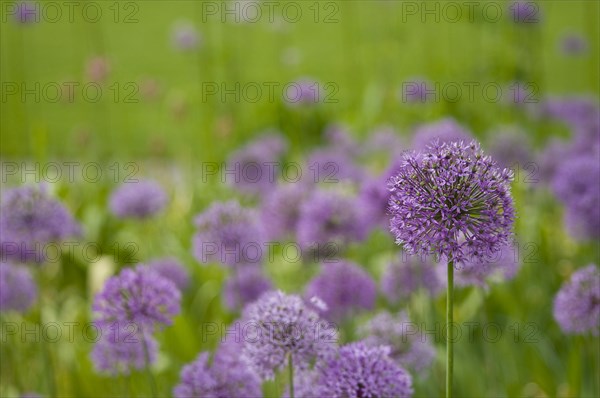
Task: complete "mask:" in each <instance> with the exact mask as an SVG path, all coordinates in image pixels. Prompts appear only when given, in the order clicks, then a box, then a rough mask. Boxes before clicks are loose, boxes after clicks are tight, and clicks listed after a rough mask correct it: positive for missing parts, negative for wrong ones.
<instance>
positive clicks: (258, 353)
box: [243, 291, 337, 379]
mask: <svg viewBox="0 0 600 398" xmlns="http://www.w3.org/2000/svg"><path fill="white" fill-rule="evenodd" d="M243 319H244V325H246V326H248V327H245V329H248V330H253V331H254V332H252V336H247V337H246V338H245V339H244V340H245V341H244V348H243V355H244V357H245V360H246V361H247V362H248V364H249V365H250V366H251V368H252V369H254V370H255V371H256V372H257V373H258V374H259V376H260V377H261V378H262V379H272V378H273V377H274V375H275V373H274V372H276V371H278V370H280V369H283V368H285V367H286V366H287V363H288V356H289V355H291V357H292V362H293V366H294V368H297V369H306V368H307V367H309V365H310V364H311V363H312V362H313V361H314V360H316V359H323V358H326V357H327V356H328V355H331V354H332V352H333V351H335V347H336V340H337V336H336V332H335V330H334V329H333V328H331V325H329V324H328V323H327V322H325V321H323V320H322V319H320V318H319V316H318V315H317V313H316V312H314V311H313V310H311V309H310V308H309V307H307V306H306V304H305V303H304V301H303V300H302V298H300V297H299V296H296V295H287V294H284V293H283V292H281V291H273V292H268V293H265V294H264V295H262V296H261V297H260V298H259V299H258V300H257V301H255V302H254V303H252V304H250V305H249V306H248V307H246V310H245V311H244V317H243Z"/></svg>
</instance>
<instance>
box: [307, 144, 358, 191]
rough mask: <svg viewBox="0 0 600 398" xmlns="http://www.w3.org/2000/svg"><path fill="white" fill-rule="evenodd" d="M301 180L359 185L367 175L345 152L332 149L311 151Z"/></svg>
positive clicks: (316, 182)
mask: <svg viewBox="0 0 600 398" xmlns="http://www.w3.org/2000/svg"><path fill="white" fill-rule="evenodd" d="M305 167H306V169H305V172H304V175H303V180H304V181H307V182H309V181H310V182H312V183H315V184H318V183H323V184H334V183H338V182H350V183H360V182H361V181H363V180H364V179H365V177H366V176H367V174H366V173H365V170H364V169H363V168H362V167H360V166H359V165H358V164H357V163H356V162H355V161H354V159H353V158H352V157H351V156H350V155H349V154H348V153H346V152H343V151H341V150H338V149H334V148H319V149H315V150H314V151H312V152H311V153H310V154H309V155H308V158H307V160H306V166H305Z"/></svg>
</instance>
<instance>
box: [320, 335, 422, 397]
mask: <svg viewBox="0 0 600 398" xmlns="http://www.w3.org/2000/svg"><path fill="white" fill-rule="evenodd" d="M389 353H390V350H389V348H388V347H384V346H378V347H371V346H369V345H368V344H366V343H365V342H363V341H359V342H356V343H351V344H347V345H345V346H343V347H341V348H340V349H339V353H338V355H337V356H336V357H335V358H333V359H331V360H329V361H328V362H327V364H326V365H325V366H323V369H322V371H321V375H320V378H319V381H318V387H317V388H318V393H319V394H318V396H321V397H331V398H343V397H398V398H404V397H410V396H412V393H413V389H412V378H411V377H410V375H409V374H408V372H406V371H405V370H404V369H403V368H402V367H400V366H399V365H398V364H397V363H396V362H394V361H393V360H392V359H391V358H390V357H389Z"/></svg>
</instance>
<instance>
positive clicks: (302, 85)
mask: <svg viewBox="0 0 600 398" xmlns="http://www.w3.org/2000/svg"><path fill="white" fill-rule="evenodd" d="M322 96H323V93H322V92H321V86H320V84H319V82H317V81H316V80H313V79H311V78H307V77H304V78H300V79H298V80H296V81H295V82H293V83H290V84H288V85H287V89H286V91H285V100H286V102H287V103H288V104H290V105H291V106H300V105H311V104H316V103H318V102H321V100H322Z"/></svg>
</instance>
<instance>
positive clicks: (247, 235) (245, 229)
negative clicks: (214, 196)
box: [194, 200, 263, 267]
mask: <svg viewBox="0 0 600 398" xmlns="http://www.w3.org/2000/svg"><path fill="white" fill-rule="evenodd" d="M256 218H257V217H256V214H255V212H254V211H253V210H251V209H247V208H244V207H242V206H240V204H239V202H237V201H234V200H232V201H229V202H222V203H220V202H215V203H213V204H212V205H211V206H210V207H209V208H208V209H206V210H205V211H204V212H203V213H201V214H199V215H198V216H197V217H196V219H195V221H194V222H195V224H196V227H197V228H198V230H197V231H196V234H195V235H194V256H195V257H196V259H197V260H198V261H199V262H200V263H209V262H219V263H221V264H223V265H227V266H232V267H233V266H236V267H237V266H238V265H246V264H256V263H260V261H261V260H262V253H263V250H262V244H263V241H262V235H263V232H262V229H261V228H260V226H259V224H258V222H257V219H256Z"/></svg>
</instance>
